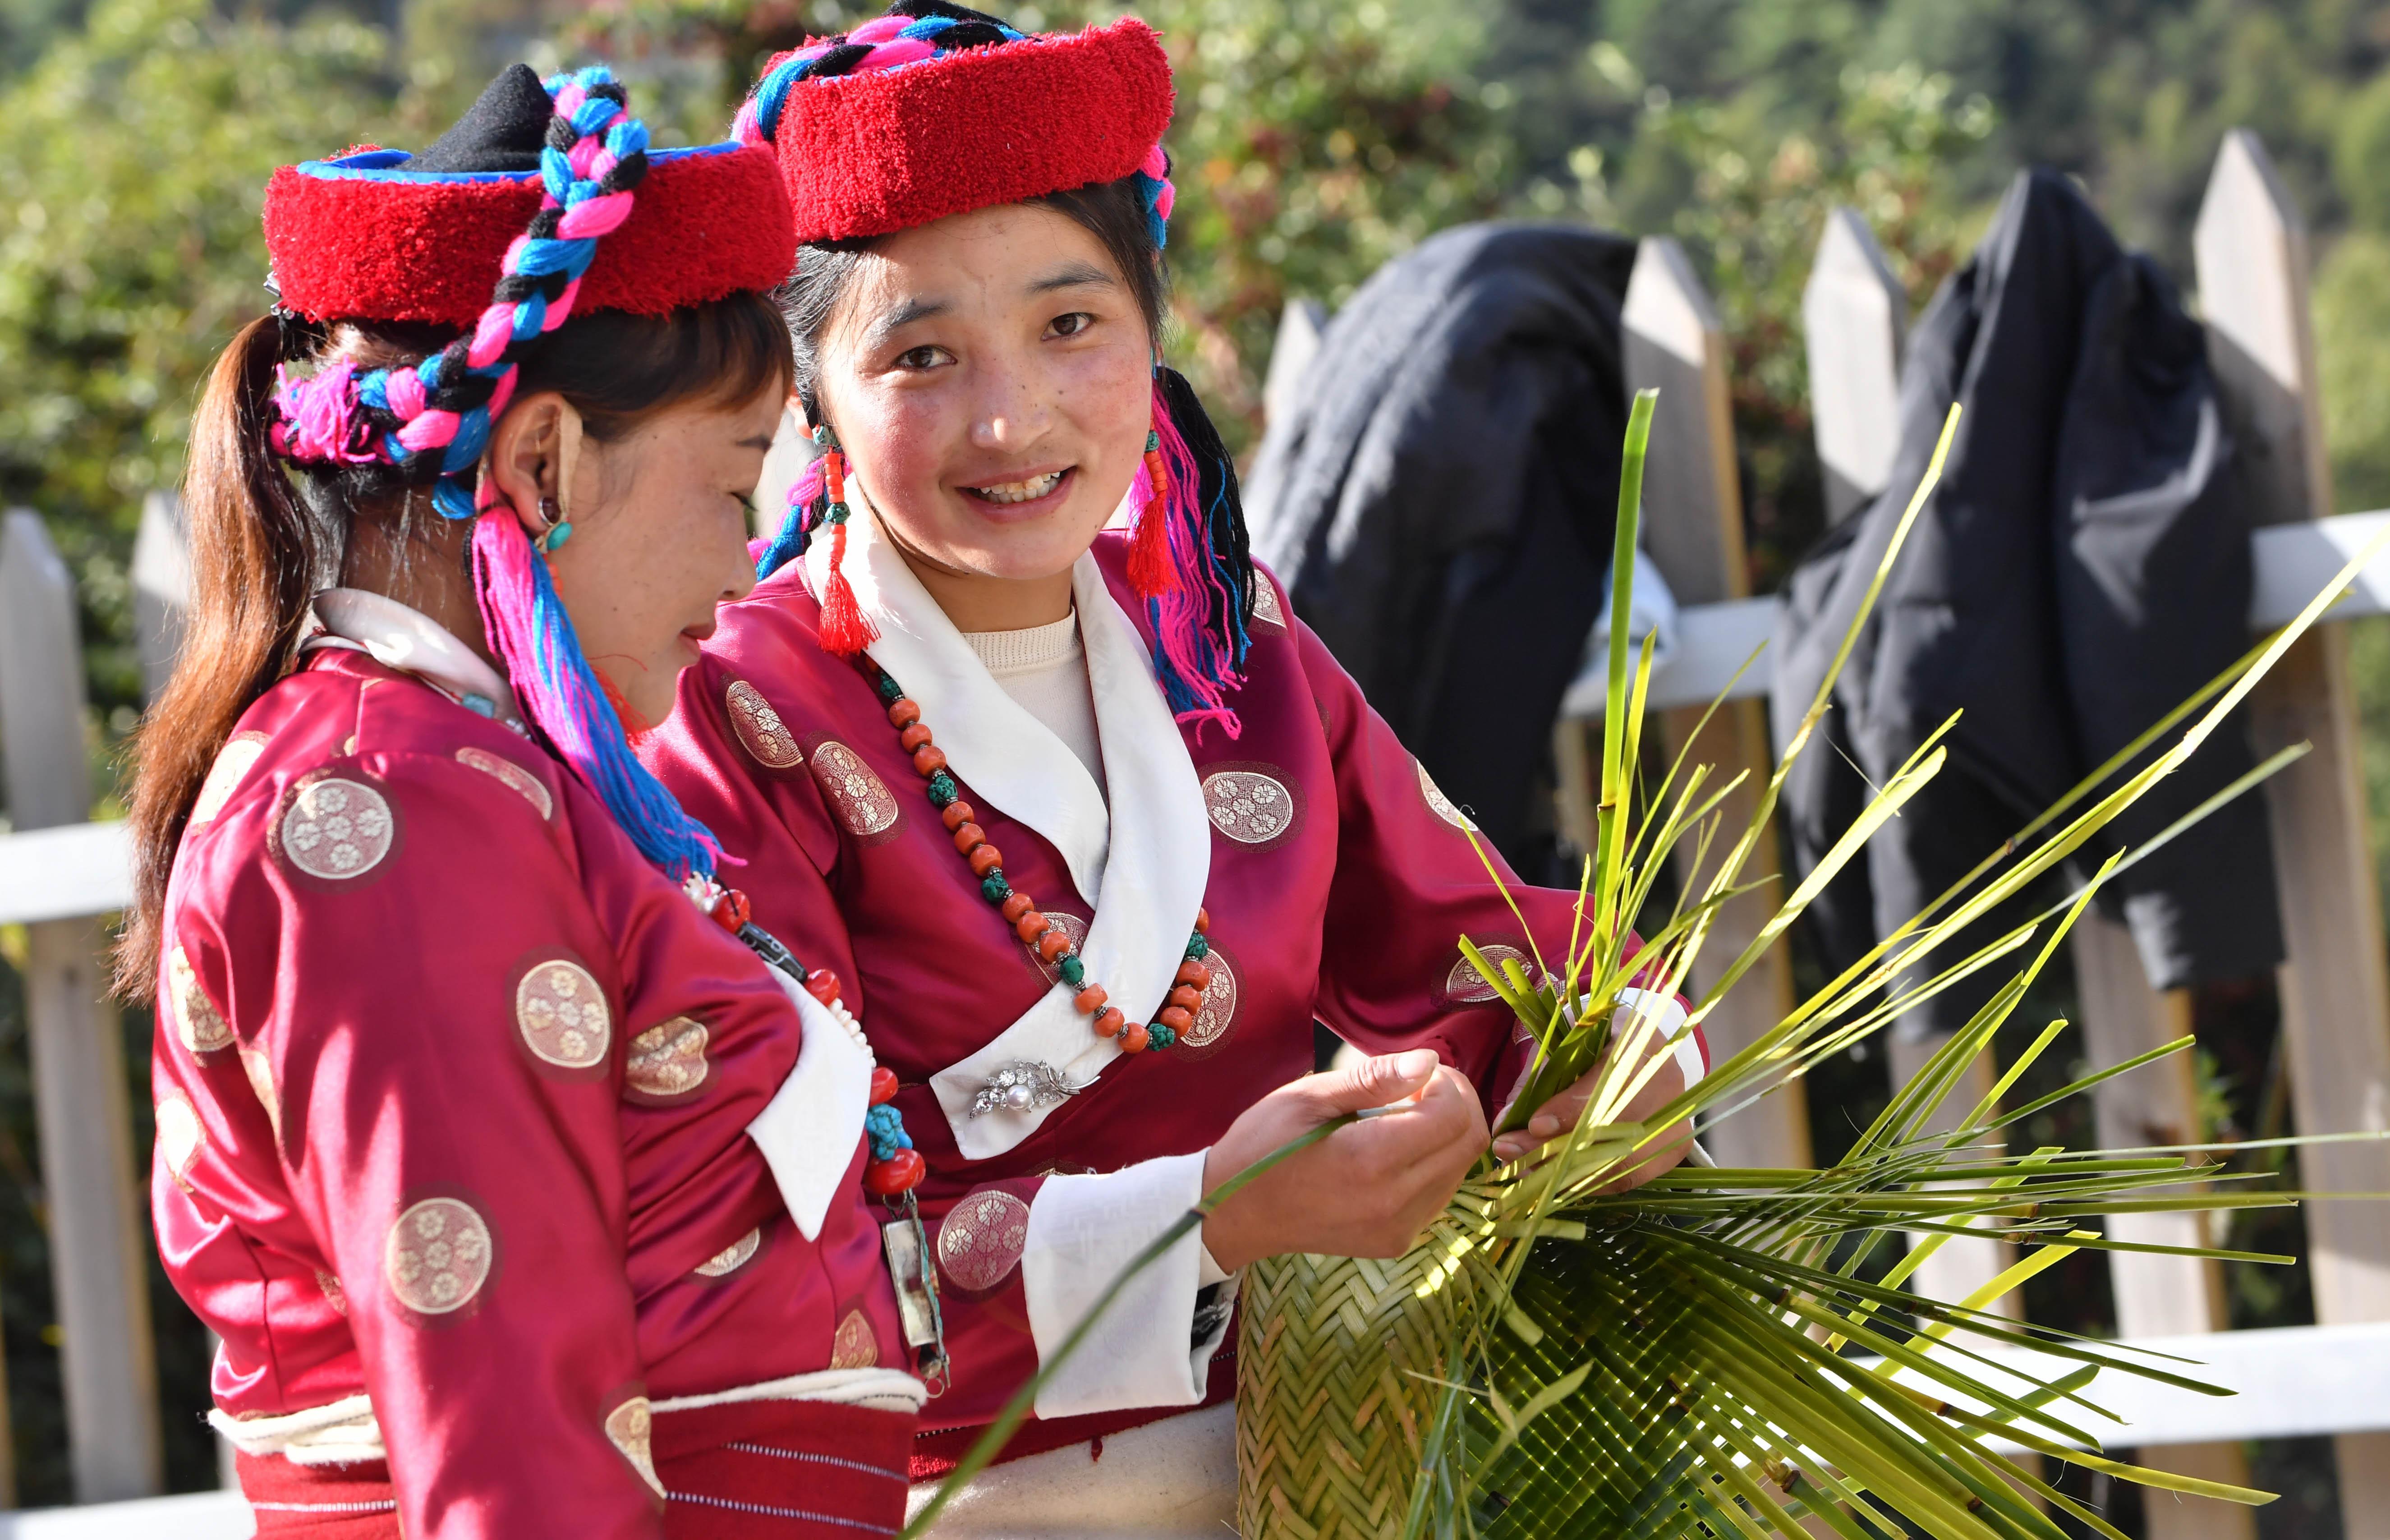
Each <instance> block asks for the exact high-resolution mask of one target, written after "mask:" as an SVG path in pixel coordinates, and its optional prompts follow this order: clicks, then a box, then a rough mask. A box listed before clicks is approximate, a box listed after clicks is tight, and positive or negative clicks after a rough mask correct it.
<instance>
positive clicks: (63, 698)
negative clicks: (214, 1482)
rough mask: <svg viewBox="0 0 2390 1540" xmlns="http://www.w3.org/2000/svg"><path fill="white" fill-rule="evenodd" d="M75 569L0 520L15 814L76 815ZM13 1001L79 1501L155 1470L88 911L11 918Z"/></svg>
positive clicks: (115, 1080)
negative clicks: (19, 953) (18, 981)
mask: <svg viewBox="0 0 2390 1540" xmlns="http://www.w3.org/2000/svg"><path fill="white" fill-rule="evenodd" d="M76 636H77V633H76V625H75V603H74V583H73V579H72V578H71V577H70V576H69V575H68V573H67V569H66V564H65V563H64V562H62V561H60V560H59V559H58V552H57V551H56V550H55V549H54V548H53V547H52V546H51V545H50V539H49V535H48V533H47V532H45V530H44V529H43V527H42V521H41V520H40V519H39V518H38V517H36V516H35V515H33V514H32V513H29V512H26V511H24V510H23V509H18V510H15V511H12V512H10V513H9V514H8V515H7V517H6V523H5V524H0V749H5V751H6V772H7V788H8V812H9V816H10V818H11V820H12V821H13V823H14V825H15V827H16V828H19V829H28V828H49V827H52V826H55V825H58V824H73V823H81V822H83V821H84V819H86V818H88V817H89V816H90V815H91V767H90V760H89V755H88V751H87V750H86V748H85V746H84V682H83V658H82V649H81V648H80V646H79V645H78V642H77V639H76ZM26 930H27V942H28V947H27V951H28V958H27V969H26V979H25V1007H26V1015H27V1018H28V1021H29V1024H30V1026H31V1028H32V1060H33V1104H34V1111H35V1115H36V1116H37V1118H38V1119H39V1120H40V1123H41V1130H40V1132H41V1151H42V1186H43V1190H44V1193H45V1211H46V1212H45V1219H46V1222H47V1226H48V1229H49V1244H50V1277H51V1283H52V1288H53V1290H55V1292H56V1294H57V1298H58V1325H59V1328H60V1329H61V1330H62V1331H63V1333H64V1336H65V1341H64V1343H63V1346H62V1349H61V1353H60V1357H61V1359H62V1363H63V1369H64V1379H65V1381H66V1404H67V1408H66V1409H67V1442H68V1447H69V1451H70V1454H71V1461H72V1465H73V1469H74V1490H75V1496H76V1498H77V1499H78V1500H79V1501H82V1502H105V1501H109V1500H112V1499H116V1498H123V1497H138V1496H145V1495H149V1494H151V1493H155V1492H157V1491H159V1490H160V1489H161V1485H162V1484H163V1466H162V1454H161V1448H160V1444H159V1431H158V1373H157V1365H156V1362H155V1343H154V1341H153V1340H152V1338H151V1336H150V1332H149V1294H148V1266H147V1264H146V1258H145V1254H144V1251H145V1248H146V1246H147V1245H148V1240H147V1233H148V1232H147V1228H146V1226H143V1224H142V1223H141V1220H140V1210H139V1207H138V1203H139V1197H138V1195H139V1193H140V1191H141V1187H140V1184H139V1183H138V1180H137V1178H136V1172H137V1171H138V1170H139V1169H140V1165H139V1164H137V1163H136V1162H135V1159H134V1154H133V1136H132V1132H131V1122H132V1120H131V1115H130V1110H129V1109H128V1107H127V1105H126V1097H125V1084H124V1055H123V1042H122V1033H120V1031H119V1029H118V1025H117V1022H118V1018H117V1015H116V1010H115V1007H113V1006H112V1005H110V1004H109V1002H108V1000H107V998H106V995H107V985H106V982H105V978H106V972H105V969H103V968H102V966H101V962H100V959H101V957H102V956H104V955H105V950H106V945H107V935H106V930H105V928H104V927H103V926H102V924H101V923H100V921H98V920H96V919H70V920H55V921H48V922H45V923H43V924H39V925H32V926H28V927H27V928H26Z"/></svg>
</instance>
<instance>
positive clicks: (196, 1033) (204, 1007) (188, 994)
mask: <svg viewBox="0 0 2390 1540" xmlns="http://www.w3.org/2000/svg"><path fill="white" fill-rule="evenodd" d="M166 982H167V985H168V987H169V988H170V989H172V990H173V995H174V1035H175V1036H177V1037H179V1038H181V1039H182V1040H183V1046H185V1047H186V1048H188V1049H190V1050H191V1051H192V1052H193V1053H212V1052H214V1051H215V1050H216V1049H218V1048H221V1047H224V1046H225V1045H227V1044H229V1043H230V1042H231V1041H232V1028H230V1027H228V1026H226V1025H225V1019H224V1015H223V1013H222V1012H220V1011H218V1010H217V1009H216V1005H215V1002H214V1001H213V1000H211V999H209V998H208V992H207V991H206V990H204V989H202V988H200V987H199V970H198V969H194V968H193V967H192V966H191V958H190V955H189V954H188V953H186V952H185V951H184V950H183V949H182V948H181V947H179V946H177V947H175V948H174V949H173V951H172V952H169V953H167V954H166Z"/></svg>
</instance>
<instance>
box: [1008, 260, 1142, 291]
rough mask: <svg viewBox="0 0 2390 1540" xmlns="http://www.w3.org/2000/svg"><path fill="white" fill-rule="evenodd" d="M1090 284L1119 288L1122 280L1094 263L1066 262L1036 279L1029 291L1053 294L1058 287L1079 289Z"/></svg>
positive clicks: (1106, 287)
mask: <svg viewBox="0 0 2390 1540" xmlns="http://www.w3.org/2000/svg"><path fill="white" fill-rule="evenodd" d="M1088 285H1100V286H1101V287H1103V288H1105V289H1118V288H1119V287H1120V280H1119V279H1117V278H1115V277H1113V276H1111V274H1110V273H1107V272H1105V271H1104V270H1103V269H1102V268H1100V267H1098V266H1097V265H1096V264H1095V263H1091V262H1072V263H1063V264H1062V265H1061V266H1060V267H1058V268H1056V269H1054V270H1053V271H1052V272H1050V273H1048V274H1047V275H1046V276H1044V277H1042V278H1038V279H1035V280H1034V281H1033V282H1032V283H1031V284H1030V285H1029V292H1030V293H1032V294H1051V293H1052V292H1054V290H1056V289H1079V288H1083V287H1086V286H1088Z"/></svg>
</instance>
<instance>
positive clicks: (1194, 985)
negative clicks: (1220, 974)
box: [1178, 962, 1212, 989]
mask: <svg viewBox="0 0 2390 1540" xmlns="http://www.w3.org/2000/svg"><path fill="white" fill-rule="evenodd" d="M1178 982H1180V983H1182V984H1185V985H1186V986H1187V987H1188V988H1189V989H1209V988H1211V987H1212V970H1211V969H1208V968H1206V967H1204V966H1203V965H1202V964H1201V963H1199V962H1183V963H1180V964H1179V965H1178Z"/></svg>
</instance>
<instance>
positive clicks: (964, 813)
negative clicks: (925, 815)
mask: <svg viewBox="0 0 2390 1540" xmlns="http://www.w3.org/2000/svg"><path fill="white" fill-rule="evenodd" d="M978 816H979V815H978V814H977V813H976V812H974V811H972V808H971V804H970V803H969V802H948V803H947V804H946V810H945V811H944V813H941V814H939V815H938V817H939V819H940V820H941V821H942V822H943V823H944V825H945V826H946V828H948V829H957V828H962V827H963V826H964V825H965V824H967V823H970V821H971V820H972V819H973V818H976V817H978Z"/></svg>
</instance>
